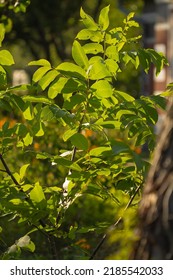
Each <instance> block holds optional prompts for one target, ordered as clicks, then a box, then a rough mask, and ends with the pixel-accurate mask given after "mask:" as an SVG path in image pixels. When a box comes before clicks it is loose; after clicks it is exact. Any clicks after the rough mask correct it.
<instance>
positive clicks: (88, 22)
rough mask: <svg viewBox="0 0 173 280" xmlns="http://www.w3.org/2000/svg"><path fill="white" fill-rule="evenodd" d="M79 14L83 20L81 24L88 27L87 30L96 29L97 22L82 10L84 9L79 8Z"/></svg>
mask: <svg viewBox="0 0 173 280" xmlns="http://www.w3.org/2000/svg"><path fill="white" fill-rule="evenodd" d="M80 16H81V18H82V20H83V24H84V25H85V26H86V28H88V29H89V30H94V31H95V30H97V29H98V25H97V23H96V22H95V21H94V20H93V18H92V17H91V16H89V15H88V14H87V13H85V12H84V10H83V9H82V8H81V9H80Z"/></svg>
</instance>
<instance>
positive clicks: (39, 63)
mask: <svg viewBox="0 0 173 280" xmlns="http://www.w3.org/2000/svg"><path fill="white" fill-rule="evenodd" d="M28 65H29V66H47V67H49V68H51V64H50V62H49V61H48V60H46V59H39V60H35V61H31V62H29V63H28Z"/></svg>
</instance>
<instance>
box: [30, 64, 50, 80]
mask: <svg viewBox="0 0 173 280" xmlns="http://www.w3.org/2000/svg"><path fill="white" fill-rule="evenodd" d="M50 69H51V67H49V66H43V67H40V68H39V69H38V70H36V71H35V72H34V75H33V77H32V80H33V81H34V82H35V83H36V82H38V81H39V80H40V79H41V78H42V77H43V76H44V75H45V74H46V73H47V72H48V71H49V70H50Z"/></svg>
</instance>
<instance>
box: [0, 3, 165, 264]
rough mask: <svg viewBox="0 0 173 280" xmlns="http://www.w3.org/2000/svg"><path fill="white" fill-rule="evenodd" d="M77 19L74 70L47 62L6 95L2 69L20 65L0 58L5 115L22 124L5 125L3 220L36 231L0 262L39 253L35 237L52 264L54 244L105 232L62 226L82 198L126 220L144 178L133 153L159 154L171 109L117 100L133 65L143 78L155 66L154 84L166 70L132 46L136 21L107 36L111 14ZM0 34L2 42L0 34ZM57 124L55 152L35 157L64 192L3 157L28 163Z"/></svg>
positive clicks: (4, 55)
mask: <svg viewBox="0 0 173 280" xmlns="http://www.w3.org/2000/svg"><path fill="white" fill-rule="evenodd" d="M80 16H81V19H82V22H83V24H84V27H85V28H84V29H82V30H81V31H80V32H79V33H78V34H77V36H76V38H75V40H74V43H73V46H72V61H71V62H62V63H60V64H59V65H58V66H57V67H52V66H51V64H50V62H49V61H47V60H45V59H40V60H38V61H32V62H30V63H29V66H31V67H33V66H34V67H35V66H37V67H38V69H37V70H36V71H35V72H34V74H33V77H32V83H31V84H28V85H19V86H16V87H10V86H8V85H7V74H6V67H9V66H11V65H12V64H13V63H14V60H13V58H12V56H11V54H10V53H9V52H8V51H6V50H1V51H0V67H1V68H0V74H1V75H0V79H1V91H0V105H1V108H2V109H3V110H6V111H9V112H14V113H16V112H17V114H18V120H17V121H16V123H15V124H14V125H12V126H11V125H10V122H8V121H6V122H4V124H3V125H2V129H1V130H0V141H1V142H0V149H1V154H0V160H1V164H2V169H1V171H3V174H5V175H4V176H3V178H2V179H1V184H0V192H1V199H0V213H1V217H3V216H8V215H9V216H10V219H11V220H15V221H16V222H18V224H26V225H27V224H29V225H30V226H31V228H30V230H29V232H26V233H25V235H24V237H23V238H24V239H22V242H21V239H19V240H18V241H17V242H16V244H15V245H14V246H13V247H12V249H8V250H7V251H6V253H5V254H3V258H11V255H13V254H15V253H16V252H17V254H18V253H19V252H20V251H21V249H23V248H24V249H25V248H26V249H27V250H30V251H31V252H33V251H34V250H35V246H34V244H33V243H32V241H31V240H30V238H29V235H31V234H32V232H35V231H38V232H39V233H40V234H43V235H44V236H45V237H46V238H47V240H48V241H49V243H50V248H51V250H52V251H51V253H52V257H54V258H56V252H55V248H56V246H54V242H55V243H56V240H61V239H64V238H67V239H70V240H71V242H72V243H74V241H73V240H75V237H76V236H77V234H84V233H88V232H90V231H93V230H97V231H98V232H99V230H100V228H99V225H98V226H97V227H94V225H93V226H91V227H90V228H88V227H85V226H83V227H82V228H80V227H79V226H78V224H77V221H74V224H71V225H69V224H68V226H67V224H66V216H67V215H68V211H69V209H73V207H74V205H75V203H76V201H78V200H80V199H82V197H84V196H85V195H92V196H94V198H95V199H96V200H97V198H99V199H102V201H106V200H108V199H109V200H111V202H112V203H114V204H115V205H116V206H115V207H116V208H117V209H119V212H121V211H120V210H122V207H124V201H126V200H127V197H128V198H129V199H130V196H131V195H133V194H134V193H135V191H136V190H137V188H138V187H139V186H141V185H142V184H143V181H144V178H145V173H146V168H147V164H146V161H145V159H144V158H143V157H142V155H139V154H138V153H137V150H136V148H138V147H139V146H142V145H144V144H146V143H147V144H148V147H149V150H150V151H152V150H153V148H154V144H155V136H154V133H153V127H154V125H155V124H156V122H157V119H158V113H157V108H158V107H161V108H164V107H165V99H164V97H162V96H149V97H146V96H145V97H144V96H141V97H140V99H137V100H135V99H134V98H133V97H132V96H131V95H129V94H128V93H126V92H122V91H119V90H118V89H117V88H116V82H117V81H118V75H119V73H121V71H124V69H125V68H126V67H128V65H129V64H132V65H133V66H134V68H135V69H138V68H142V69H143V70H144V71H145V72H146V73H148V71H149V68H150V65H151V64H154V65H155V68H156V74H158V73H159V72H160V71H161V69H162V68H163V66H164V65H165V64H167V61H166V59H165V57H164V56H163V55H162V54H160V53H157V52H155V51H154V50H153V49H143V48H138V47H136V46H138V41H139V40H140V38H141V36H135V37H131V36H130V34H131V29H133V28H138V27H139V25H138V23H137V22H136V21H135V20H134V13H130V14H129V15H128V16H127V17H126V18H125V19H124V21H123V26H122V27H116V28H113V29H112V28H111V29H109V6H107V7H105V8H103V9H102V10H101V12H100V15H99V18H98V23H97V22H95V21H94V19H93V18H92V17H91V16H89V15H88V14H87V13H86V12H85V11H84V10H83V9H82V8H81V10H80ZM0 31H1V36H0V38H1V41H2V40H3V37H4V29H3V26H1V29H0ZM52 123H53V124H55V127H56V128H57V129H60V130H61V135H58V137H60V139H58V137H57V139H56V142H57V146H58V147H59V148H58V150H57V149H56V153H53V152H52V153H49V152H48V151H44V152H43V151H40V150H39V151H37V150H36V151H33V155H34V157H35V158H36V159H37V160H40V161H42V160H43V161H47V162H48V163H49V165H50V166H52V168H55V167H56V170H57V174H59V178H57V181H58V183H57V184H56V185H54V184H52V185H51V186H47V185H45V184H42V183H41V181H40V180H39V179H38V180H36V181H35V180H33V181H32V179H33V178H32V177H31V178H29V176H27V175H26V174H28V173H29V169H30V168H32V166H31V165H32V163H31V162H29V163H26V164H24V165H23V166H22V167H21V168H20V170H19V171H18V172H15V173H12V171H11V170H10V168H9V165H8V164H7V162H6V155H7V154H8V153H9V152H10V151H12V152H13V153H14V152H16V153H17V151H18V150H21V153H22V154H23V156H24V155H26V153H25V151H26V150H28V149H29V151H30V152H31V151H32V148H33V145H34V143H35V142H34V141H35V140H36V139H40V138H43V139H44V137H46V134H47V133H48V131H49V130H50V127H51V124H52ZM56 131H57V130H56V129H55V130H53V131H51V133H52V134H53V135H54V134H55V133H56ZM120 135H123V138H124V139H125V140H124V141H123V140H122V139H121V138H120V137H119V136H120ZM118 137H119V138H118ZM60 143H63V144H62V146H61V145H60ZM16 160H17V159H16ZM9 164H11V163H9ZM32 176H33V175H32ZM40 176H41V174H40ZM123 198H125V200H124V199H123ZM117 218H118V217H117ZM73 219H74V217H73ZM113 223H114V222H113ZM106 226H107V225H106ZM128 227H129V224H128ZM101 230H103V226H102V227H101ZM23 240H24V246H23ZM21 243H22V246H19V245H20V244H21ZM36 245H37V244H36ZM10 248H11V247H10ZM19 249H20V250H19Z"/></svg>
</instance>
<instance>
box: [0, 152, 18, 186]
mask: <svg viewBox="0 0 173 280" xmlns="http://www.w3.org/2000/svg"><path fill="white" fill-rule="evenodd" d="M0 160H1V162H2V164H3V166H4V168H5V170H4V171H6V173H7V174H8V175H9V176H10V177H11V179H12V181H13V182H14V184H15V185H16V186H19V183H18V182H17V180H16V178H15V177H14V176H13V174H12V173H11V171H10V169H9V167H8V165H7V164H6V162H5V160H4V158H3V156H2V154H0Z"/></svg>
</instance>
